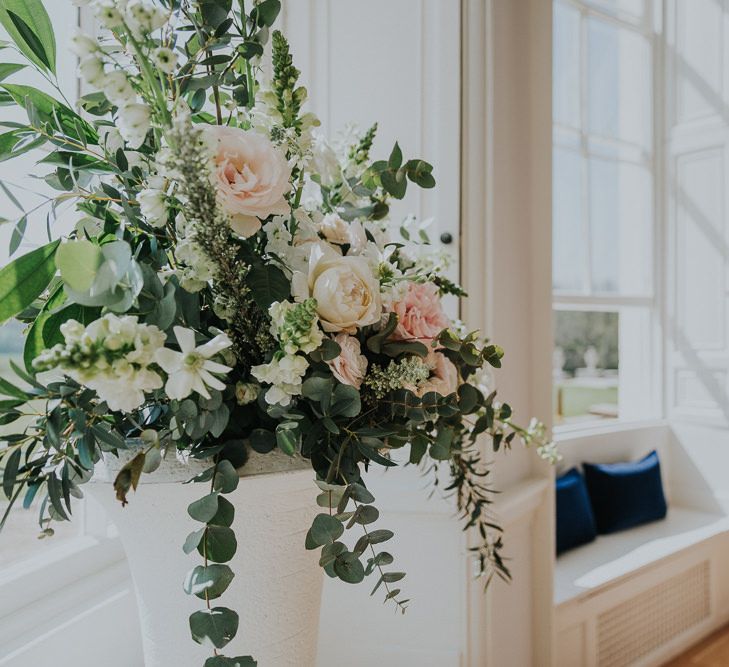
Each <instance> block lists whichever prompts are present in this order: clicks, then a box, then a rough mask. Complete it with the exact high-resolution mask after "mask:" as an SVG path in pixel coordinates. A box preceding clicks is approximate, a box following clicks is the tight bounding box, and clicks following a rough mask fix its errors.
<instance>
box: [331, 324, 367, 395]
mask: <svg viewBox="0 0 729 667" xmlns="http://www.w3.org/2000/svg"><path fill="white" fill-rule="evenodd" d="M334 342H335V343H337V345H339V347H340V348H341V350H342V351H341V352H340V353H339V356H337V357H335V358H334V359H332V360H331V361H328V362H327V363H328V364H329V368H331V369H332V373H333V374H334V377H335V378H337V380H339V381H340V382H341V383H342V384H348V385H351V386H352V387H354V388H355V389H359V388H360V387H361V386H362V380H364V377H365V373H366V372H367V357H365V356H364V354H362V348H361V347H360V344H359V340H357V339H356V338H355V337H354V336H349V335H347V334H346V333H340V334H337V335H336V336H335V337H334Z"/></svg>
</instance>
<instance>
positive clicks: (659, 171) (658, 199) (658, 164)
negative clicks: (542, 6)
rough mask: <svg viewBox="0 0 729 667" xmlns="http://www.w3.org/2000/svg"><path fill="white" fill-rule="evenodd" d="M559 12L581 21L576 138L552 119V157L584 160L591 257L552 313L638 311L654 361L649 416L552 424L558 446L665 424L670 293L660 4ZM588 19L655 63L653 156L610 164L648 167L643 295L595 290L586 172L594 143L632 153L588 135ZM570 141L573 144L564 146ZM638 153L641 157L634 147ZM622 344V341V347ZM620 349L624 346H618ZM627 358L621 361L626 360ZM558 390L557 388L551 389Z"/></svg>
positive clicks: (567, 3)
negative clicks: (639, 44) (642, 48)
mask: <svg viewBox="0 0 729 667" xmlns="http://www.w3.org/2000/svg"><path fill="white" fill-rule="evenodd" d="M557 6H562V7H567V8H570V9H572V10H576V11H577V12H578V13H579V21H580V24H579V39H580V44H579V81H580V91H579V106H580V109H579V117H580V128H579V131H578V130H576V129H575V128H573V127H570V126H566V125H562V124H560V123H558V122H557V121H556V120H555V119H554V118H553V124H552V129H553V132H552V150H553V152H554V150H555V149H558V148H559V149H563V150H568V151H572V152H573V153H575V154H577V155H578V156H579V158H580V164H581V178H582V179H583V180H582V183H581V211H582V216H581V223H582V227H581V233H582V235H583V240H582V245H583V248H585V249H586V252H585V265H584V266H583V268H582V280H581V289H580V290H577V291H575V290H559V289H555V288H554V287H553V288H552V312H553V313H556V312H558V311H579V312H605V311H610V312H617V313H618V316H620V313H621V311H622V310H623V309H626V308H627V309H640V310H642V311H643V312H644V313H645V314H646V315H647V316H648V318H649V326H648V328H649V333H648V337H649V340H647V341H644V342H645V343H647V345H648V346H650V349H651V354H652V358H651V360H650V366H651V368H650V371H649V374H650V377H649V378H648V383H649V385H650V396H649V397H648V398H647V399H646V408H647V410H646V414H645V415H643V416H640V417H637V416H636V417H627V418H626V417H623V416H621V414H620V412H621V411H619V414H618V417H617V418H615V419H609V420H605V419H598V418H596V419H594V420H586V421H584V422H577V423H564V424H555V425H554V428H553V430H554V433H555V435H556V436H557V439H559V437H560V435H563V436H564V437H567V435H568V434H569V437H574V435H575V434H576V433H579V432H581V431H585V432H591V431H594V430H595V429H610V428H624V426H625V424H626V423H645V422H647V421H650V422H654V421H660V420H661V419H662V418H663V415H664V414H665V397H664V396H663V394H662V392H661V390H660V388H661V386H662V377H663V368H664V366H665V360H664V351H663V339H662V335H661V331H662V330H663V328H664V322H665V308H664V307H663V298H664V290H665V286H664V285H663V282H662V281H663V276H664V274H665V271H664V262H665V260H664V256H665V255H664V249H665V231H664V224H662V221H663V220H664V198H663V193H664V190H665V185H664V174H665V166H664V146H663V142H664V127H665V119H664V104H663V103H662V100H663V99H664V91H665V79H664V59H665V55H664V53H663V50H664V46H663V39H662V16H663V11H662V9H663V8H662V2H661V0H646V3H645V14H644V16H643V17H641V18H638V17H635V16H633V15H631V14H629V13H626V12H623V11H620V10H617V9H611V8H610V7H609V5H608V4H607V3H606V2H601V0H553V3H552V7H553V11H554V9H555V8H556V7H557ZM590 18H594V19H598V20H600V21H603V22H606V23H609V24H612V25H616V26H619V27H621V28H624V29H628V30H632V31H634V32H636V33H638V34H640V35H642V36H643V37H644V38H645V39H647V41H648V50H649V54H650V58H651V62H650V76H651V88H650V101H651V108H650V111H649V118H650V120H651V128H650V130H651V140H652V143H651V150H650V153H649V154H648V155H647V156H644V157H645V158H646V159H644V160H626V159H625V158H624V157H623V156H620V157H617V158H612V159H613V160H614V161H615V162H616V163H618V164H620V163H628V164H640V165H642V166H644V167H646V168H647V169H648V170H649V172H650V174H651V177H652V192H651V197H650V200H651V204H652V216H651V226H650V231H651V243H650V249H651V252H652V267H651V271H650V278H651V284H650V289H649V290H648V291H647V292H646V293H639V292H635V293H628V292H625V293H622V294H621V293H619V292H617V293H610V292H600V291H596V290H594V289H593V288H592V284H591V282H592V256H591V254H592V253H591V238H590V227H591V220H590V216H589V187H590V186H589V169H588V164H589V160H590V158H594V157H597V158H600V157H604V155H603V154H602V153H601V152H600V151H599V150H598V151H595V150H594V148H593V147H592V146H591V144H593V143H595V140H596V139H597V142H599V144H602V145H610V146H614V147H615V148H616V149H618V151H621V150H626V149H627V150H631V148H633V147H631V145H630V144H627V143H624V142H621V141H619V140H615V139H611V138H609V137H601V136H600V137H597V136H596V135H593V134H592V133H590V132H589V128H588V112H589V109H588V99H587V95H588V77H589V74H588V34H587V32H588V21H589V19H590ZM569 136H571V137H572V138H573V141H572V142H566V141H564V138H565V137H569ZM634 150H636V151H638V150H639V149H638V147H637V146H635V147H634ZM621 343H622V341H621ZM621 348H622V344H621ZM621 356H622V355H621ZM618 376H619V380H618V382H619V386H618V391H619V398H618V405H619V406H620V392H621V389H622V385H623V379H624V373H623V369H622V368H620V367H619V369H618ZM553 386H554V385H553Z"/></svg>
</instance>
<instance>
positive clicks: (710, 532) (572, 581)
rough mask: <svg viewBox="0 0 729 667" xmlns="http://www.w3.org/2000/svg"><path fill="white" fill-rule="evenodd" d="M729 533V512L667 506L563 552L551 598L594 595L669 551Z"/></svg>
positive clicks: (559, 600)
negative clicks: (650, 518)
mask: <svg viewBox="0 0 729 667" xmlns="http://www.w3.org/2000/svg"><path fill="white" fill-rule="evenodd" d="M724 532H729V517H727V516H725V515H722V514H713V513H709V512H701V511H697V510H692V509H684V508H681V507H671V508H670V509H669V510H668V515H667V517H666V518H665V519H663V520H662V521H656V522H654V523H649V524H646V525H644V526H638V527H637V528H633V529H631V530H626V531H622V532H619V533H615V534H612V535H600V536H598V537H597V539H596V540H595V541H594V542H591V543H590V544H586V545H584V546H582V547H578V548H577V549H573V550H572V551H568V552H567V553H565V554H562V555H561V556H560V557H559V558H558V559H557V563H556V566H555V581H554V603H555V605H560V604H563V603H565V602H568V601H571V600H575V599H577V598H581V597H587V596H590V595H593V594H594V593H595V592H596V591H598V590H599V589H601V588H603V587H606V586H610V585H611V584H614V583H617V582H618V581H619V580H622V579H624V578H625V577H628V576H630V575H632V574H635V573H637V572H638V571H639V570H641V569H644V568H647V567H649V566H650V565H651V564H653V563H657V562H659V561H661V560H663V559H665V558H667V557H668V556H671V555H673V554H676V553H678V552H680V551H683V550H684V549H688V548H690V547H692V546H694V545H696V544H699V543H700V542H703V541H705V540H707V539H709V538H711V537H713V536H714V535H717V534H719V533H724Z"/></svg>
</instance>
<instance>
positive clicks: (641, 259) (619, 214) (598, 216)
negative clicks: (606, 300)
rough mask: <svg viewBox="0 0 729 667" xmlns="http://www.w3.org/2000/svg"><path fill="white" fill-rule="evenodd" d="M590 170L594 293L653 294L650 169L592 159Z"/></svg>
mask: <svg viewBox="0 0 729 667" xmlns="http://www.w3.org/2000/svg"><path fill="white" fill-rule="evenodd" d="M589 172H590V177H589V196H590V253H591V261H590V266H591V273H592V275H591V276H590V281H591V288H592V291H593V292H608V293H614V294H629V295H645V294H649V293H650V291H651V283H652V266H653V247H652V246H653V239H652V232H651V230H652V228H653V194H652V193H653V190H652V186H653V184H652V178H651V174H650V171H649V170H648V169H646V168H644V167H641V166H638V165H635V164H630V163H625V162H618V161H614V160H603V159H599V158H592V159H591V160H590V166H589Z"/></svg>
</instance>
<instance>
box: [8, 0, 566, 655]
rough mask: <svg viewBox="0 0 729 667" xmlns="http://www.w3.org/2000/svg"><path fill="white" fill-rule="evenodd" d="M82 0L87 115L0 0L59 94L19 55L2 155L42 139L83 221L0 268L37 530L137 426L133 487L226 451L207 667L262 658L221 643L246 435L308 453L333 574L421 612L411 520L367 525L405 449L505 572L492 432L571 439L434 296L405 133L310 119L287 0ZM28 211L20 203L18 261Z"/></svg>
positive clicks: (28, 21)
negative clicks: (332, 129)
mask: <svg viewBox="0 0 729 667" xmlns="http://www.w3.org/2000/svg"><path fill="white" fill-rule="evenodd" d="M76 4H83V5H90V6H91V7H92V9H93V11H94V13H95V15H96V18H97V19H98V22H99V24H100V26H101V27H102V30H101V34H100V37H99V38H98V39H97V38H92V37H90V36H88V35H85V34H82V33H79V34H78V35H77V36H76V37H75V38H74V48H75V52H76V54H77V55H78V57H79V71H80V74H81V76H82V78H83V80H84V82H85V85H86V88H85V89H86V90H90V92H87V94H85V95H83V96H82V97H81V98H80V99H79V101H78V106H77V107H76V108H73V107H72V106H71V105H70V104H69V103H67V102H65V98H64V97H63V92H62V91H61V90H60V89H58V84H57V80H56V75H55V63H56V52H55V41H54V36H53V30H52V27H51V24H50V21H49V19H48V16H47V13H46V12H45V10H44V8H43V4H42V2H40V0H22V1H21V0H5V1H4V2H3V3H2V5H1V6H0V22H2V24H3V26H4V27H5V28H6V29H7V31H8V33H9V34H10V35H11V37H12V39H13V41H14V43H13V44H6V45H5V46H7V47H10V48H14V49H15V50H17V51H18V52H19V53H21V54H22V55H23V56H25V57H26V59H27V63H28V65H26V66H32V67H34V68H35V69H36V70H37V71H38V72H40V74H42V75H43V76H44V77H45V78H46V79H47V80H48V81H49V82H50V83H51V84H52V85H53V86H55V87H56V88H57V89H58V95H57V96H52V95H49V94H46V93H45V92H42V91H40V90H38V89H36V88H34V87H31V86H28V85H24V84H20V83H12V82H9V81H8V80H7V78H11V77H12V75H13V74H14V73H15V72H18V71H21V70H22V69H23V68H24V67H26V66H24V65H4V66H2V68H3V69H2V71H1V74H2V76H3V77H6V78H5V79H3V80H2V82H0V101H2V103H3V104H6V105H17V106H20V107H22V108H23V109H24V110H25V112H26V113H27V118H28V120H27V123H2V125H3V126H4V127H5V128H6V131H5V132H4V133H3V134H1V135H0V159H3V160H6V159H12V158H14V157H16V156H18V155H21V154H23V153H25V152H26V151H29V150H31V149H33V148H37V147H39V146H44V147H45V148H46V149H47V151H46V154H45V157H43V159H42V160H41V161H40V166H41V167H45V168H47V174H46V175H45V176H44V179H45V182H46V183H47V184H48V185H49V186H50V187H51V188H53V189H54V190H55V191H56V193H57V194H54V195H53V196H50V197H48V198H47V199H46V200H45V201H44V204H43V205H44V206H46V207H47V210H48V215H49V218H50V219H53V218H54V216H55V215H56V214H57V212H58V210H59V209H60V208H61V207H62V206H63V205H66V206H69V205H70V206H72V207H75V210H76V211H77V214H78V221H77V224H76V227H75V230H74V231H73V232H72V233H71V234H69V235H68V237H67V238H63V239H61V240H52V241H49V242H48V243H47V244H46V245H44V246H42V247H39V248H37V249H36V250H33V251H32V252H29V253H28V254H25V255H22V256H20V257H18V258H17V259H15V260H14V261H12V262H11V263H10V264H9V265H7V266H6V267H5V268H3V269H2V270H0V297H1V299H0V321H2V322H5V321H7V320H9V319H10V318H17V319H18V320H20V321H21V322H24V323H25V324H26V325H27V327H26V329H25V347H24V366H21V365H19V364H13V368H14V372H15V373H16V374H17V376H18V379H17V380H12V381H11V380H8V379H0V393H1V394H3V395H4V396H5V398H4V399H3V400H2V401H0V423H1V424H2V425H3V426H5V427H6V429H5V430H6V431H10V432H6V434H5V435H3V436H2V443H0V463H2V467H3V469H4V473H3V475H2V482H3V489H4V492H5V494H6V495H7V497H8V498H9V500H10V505H11V507H12V504H13V503H15V502H16V501H18V500H21V502H22V504H23V506H25V507H29V506H30V505H31V504H32V503H33V501H34V499H35V498H36V497H37V496H38V497H40V496H45V500H44V501H43V502H42V503H41V511H40V526H41V528H42V530H43V532H44V534H47V535H50V534H52V532H53V530H52V528H51V524H52V522H53V521H63V520H68V519H69V517H70V514H71V498H72V497H80V496H81V495H82V491H81V487H82V485H83V484H84V483H85V482H86V481H88V479H89V478H90V477H91V476H92V474H93V471H94V466H95V464H96V463H97V462H98V461H99V460H100V459H101V458H102V457H108V456H110V455H114V454H115V453H117V452H119V451H120V450H124V449H128V448H130V447H132V444H131V441H132V440H135V441H136V442H137V443H138V442H139V440H140V439H141V441H142V443H143V446H142V447H141V448H139V445H136V446H137V447H138V452H137V453H136V455H135V456H134V457H133V458H131V460H130V461H129V462H128V463H127V464H126V465H125V466H124V467H123V468H122V471H121V473H120V474H119V476H118V477H117V479H116V481H115V483H114V487H115V491H116V494H117V497H118V499H119V500H120V501H121V502H122V503H127V502H129V493H130V491H131V489H134V488H135V487H136V485H137V483H138V481H139V478H140V476H141V475H142V474H144V473H148V472H151V471H154V470H155V469H156V468H157V467H158V466H159V465H160V462H161V461H162V459H163V457H164V456H186V457H192V458H194V459H207V460H209V461H210V467H209V469H208V470H207V471H206V472H205V473H203V474H202V475H199V476H198V477H197V478H195V480H194V481H195V482H198V483H200V484H201V485H204V486H205V488H206V492H205V493H204V494H203V495H202V497H201V499H200V500H199V501H197V502H195V503H193V504H192V505H191V506H190V508H189V510H188V511H189V514H190V516H192V517H193V518H194V519H195V520H197V521H199V522H200V523H201V529H200V530H198V531H196V532H194V533H192V534H191V535H190V536H188V538H187V540H186V541H185V544H184V549H185V551H186V552H188V553H193V552H196V551H197V552H199V554H200V555H201V556H202V557H203V558H204V562H203V564H202V565H198V566H197V567H195V568H194V569H193V570H192V571H191V573H190V575H189V576H188V578H187V582H186V590H187V591H188V592H189V593H191V594H194V595H197V596H198V597H199V598H201V599H202V600H204V603H205V607H204V608H202V609H201V610H200V611H198V612H195V613H194V614H193V615H192V616H191V618H190V628H191V632H192V636H193V639H194V640H195V641H197V642H199V643H205V644H208V645H210V646H211V647H213V648H214V655H213V656H211V658H210V659H209V660H208V661H207V662H206V665H207V666H208V667H215V666H218V667H220V666H223V665H241V664H255V663H254V661H253V659H252V658H250V657H248V656H246V657H245V658H243V657H237V658H228V657H225V656H224V655H222V654H220V653H219V650H221V649H223V648H224V646H225V645H226V644H227V643H228V642H229V641H230V639H231V638H232V637H233V636H234V635H235V633H236V630H237V625H238V617H237V615H236V613H235V611H233V610H232V609H229V608H227V607H221V606H217V607H215V609H212V608H211V605H210V601H211V600H213V599H215V598H217V597H220V596H222V595H224V593H225V589H226V587H227V585H228V583H229V582H230V580H231V578H232V576H233V572H232V570H231V569H230V567H229V565H228V564H227V563H229V562H230V560H231V559H232V558H233V555H234V553H235V549H236V541H235V535H234V534H233V531H232V529H231V528H230V525H231V521H232V516H233V513H234V512H235V510H236V508H235V507H234V506H233V504H232V503H231V502H230V501H228V500H227V499H226V498H225V497H224V494H226V493H229V492H231V491H232V490H233V489H234V488H235V486H236V484H237V483H238V475H237V472H236V469H237V468H240V467H241V466H244V465H245V462H246V459H247V457H248V456H249V451H250V450H254V451H255V452H258V453H267V452H271V451H272V450H274V449H278V450H281V451H282V452H285V453H286V454H288V455H290V456H295V457H300V458H302V459H304V460H307V461H309V462H310V463H311V467H312V468H313V471H314V476H315V480H316V484H317V485H318V487H319V490H320V495H319V496H318V500H317V502H318V505H319V506H320V507H321V508H322V511H321V513H320V514H318V515H317V516H316V518H315V520H314V522H313V524H312V526H311V528H310V530H309V532H308V534H307V536H306V544H305V545H302V548H304V547H305V548H307V549H320V551H321V560H320V564H321V566H322V567H323V569H324V571H325V572H326V574H327V575H329V576H330V577H336V578H339V579H341V580H342V581H344V582H348V583H358V582H360V581H362V580H363V579H365V578H367V577H369V578H371V579H372V580H373V585H374V590H373V593H375V591H378V590H383V591H384V595H385V598H386V600H387V601H389V602H391V603H392V604H394V605H396V606H398V607H400V608H402V609H404V608H405V606H406V603H407V600H406V599H405V598H404V597H403V595H401V592H400V589H399V588H397V587H395V585H396V584H397V582H399V581H400V580H401V579H403V577H404V576H405V574H404V573H402V572H398V571H396V570H394V569H392V568H391V565H392V563H393V556H392V555H391V554H390V553H388V552H386V551H384V550H382V548H381V545H382V544H383V543H384V542H386V541H387V540H389V539H390V538H391V537H392V536H393V535H392V533H391V532H390V531H388V530H386V529H384V528H377V529H373V528H372V527H371V524H373V523H374V522H376V521H377V520H378V517H379V511H378V510H377V508H376V507H375V505H374V504H373V503H374V501H375V499H374V497H373V495H372V494H371V492H370V491H369V490H368V488H367V485H366V481H365V476H364V473H365V471H366V470H367V469H368V468H369V466H371V465H378V466H395V465H396V464H397V461H396V460H394V459H397V460H398V461H400V462H409V463H410V464H414V465H420V466H422V468H423V471H424V474H428V475H431V476H432V480H433V482H434V483H435V484H437V483H438V475H439V474H443V473H444V474H447V475H448V476H449V479H450V481H449V482H448V483H447V484H446V485H445V488H446V489H447V490H448V491H450V492H452V493H453V494H454V495H455V501H456V504H457V507H458V509H459V510H460V512H461V513H462V518H463V521H464V526H465V528H468V529H474V530H476V531H477V532H478V534H479V535H480V538H481V545H480V546H479V547H478V548H477V549H475V556H476V558H477V559H478V562H479V564H480V573H481V574H482V575H483V576H485V577H486V578H487V579H488V578H490V577H491V576H492V575H493V573H498V574H501V575H502V576H508V571H507V568H506V567H505V564H504V561H503V558H502V556H501V549H502V540H501V531H500V528H499V527H498V525H497V524H496V523H495V522H494V520H493V517H492V516H491V514H490V512H489V504H490V503H491V499H492V493H491V489H490V488H489V486H488V485H487V483H486V476H487V474H488V465H487V462H486V461H485V460H484V458H483V454H482V453H481V452H482V447H483V445H482V442H481V441H480V439H479V436H480V435H483V436H484V438H488V439H489V440H490V445H491V448H492V449H493V450H494V451H497V450H499V448H500V447H501V446H509V445H510V444H511V442H512V440H514V438H518V439H519V440H521V441H523V442H524V443H525V444H527V445H531V444H534V445H536V447H537V448H538V451H539V453H540V454H541V455H542V456H544V457H545V458H553V457H554V456H555V454H554V450H553V448H552V446H551V444H550V443H549V441H548V440H547V438H546V435H545V430H544V427H543V426H542V425H541V424H540V423H539V422H537V421H532V422H531V424H530V426H529V427H528V428H521V427H519V426H517V425H516V424H515V423H514V422H513V421H512V418H511V409H510V408H509V406H508V405H507V404H505V403H500V402H498V401H497V400H496V398H495V392H494V391H492V388H491V386H490V385H491V384H492V382H491V381H490V375H489V371H488V369H489V368H490V367H499V366H500V365H501V358H502V354H503V352H502V350H501V348H499V347H498V346H497V345H494V344H493V343H490V342H489V341H485V340H482V339H481V337H480V336H479V334H478V333H477V332H473V333H467V332H466V331H465V330H464V327H463V325H462V324H461V323H459V322H456V321H452V320H451V319H450V318H449V317H448V316H447V315H446V313H445V311H444V309H443V305H442V301H441V299H442V297H443V296H444V295H447V294H452V295H456V296H458V297H463V296H465V294H464V292H463V291H462V289H461V288H460V287H459V286H458V285H456V284H454V283H452V282H451V281H449V280H448V279H447V278H446V277H445V275H444V272H443V269H444V262H443V258H442V257H440V256H439V255H438V253H436V252H434V251H433V250H432V248H431V247H430V244H429V240H428V236H427V234H426V231H425V229H424V227H423V226H421V225H419V224H418V223H417V221H415V220H412V219H411V220H408V221H406V222H405V223H404V224H403V225H402V226H401V225H394V224H393V221H392V220H391V219H390V215H389V211H390V208H389V207H390V203H391V201H392V200H393V199H402V198H403V197H404V196H405V194H406V191H407V189H408V188H409V187H414V186H417V187H421V188H432V187H433V186H434V185H435V179H434V176H433V171H432V167H431V165H430V164H428V163H427V162H425V161H423V160H420V159H407V160H406V159H405V158H404V157H403V155H402V152H401V150H400V148H399V146H398V145H397V144H395V146H394V148H393V149H392V151H391V152H390V154H389V157H387V159H378V160H372V159H371V156H370V154H371V152H372V146H373V141H374V138H375V132H376V129H377V126H376V125H375V126H373V127H372V128H370V129H369V130H368V131H366V132H364V133H361V134H352V133H349V134H346V135H345V136H343V137H342V139H341V140H340V141H339V142H338V143H336V144H333V143H329V142H328V141H327V140H326V139H325V138H324V137H323V135H321V134H319V133H317V130H316V128H317V127H318V125H319V121H318V120H317V118H316V117H315V116H313V115H312V114H311V113H307V112H305V111H304V103H305V101H306V90H305V89H304V88H303V87H302V86H300V85H299V83H298V77H299V72H298V70H297V69H296V68H295V67H294V65H293V63H292V56H291V54H290V50H289V44H288V43H287V41H286V39H285V37H284V36H283V35H282V34H281V33H280V32H277V31H272V26H273V23H274V21H275V19H276V17H277V14H278V13H279V10H280V2H279V0H262V1H260V2H254V3H253V4H249V5H248V7H246V3H245V2H244V1H243V0H240V2H239V3H235V5H236V6H235V7H234V6H233V3H232V2H231V0H204V1H201V2H193V1H189V0H182V1H180V0H160V1H159V2H157V3H155V2H152V0H120V1H115V2H113V1H111V0H91V1H90V2H89V1H78V0H77V2H76ZM269 42H270V46H271V66H270V70H271V75H270V77H269V79H268V80H267V82H266V81H264V79H265V77H264V76H263V67H262V65H261V63H262V62H263V60H262V59H263V58H264V47H265V45H267V44H268V43H269ZM26 224H27V215H26V214H25V213H23V214H22V216H21V217H20V218H19V219H18V221H17V222H16V224H15V230H14V234H13V246H14V247H13V248H11V250H12V251H13V252H14V251H15V250H16V249H17V247H18V244H19V241H20V239H22V235H23V233H24V230H25V226H26ZM30 404H33V405H34V406H39V405H40V406H41V407H40V409H38V408H37V407H36V408H31V407H30ZM13 424H16V425H18V428H17V429H12V428H7V427H8V425H13ZM13 431H16V432H13ZM398 449H402V450H404V451H405V455H404V457H396V456H393V453H394V452H395V450H398ZM39 494H40V496H39ZM9 511H10V510H9V509H8V511H7V512H6V513H5V517H4V518H3V522H4V520H5V518H7V515H8V512H9ZM345 532H346V533H347V534H350V533H355V534H356V539H355V540H354V544H351V543H350V544H348V541H345V540H346V538H345ZM397 585H399V584H397ZM213 613H214V614H215V620H214V619H213Z"/></svg>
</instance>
